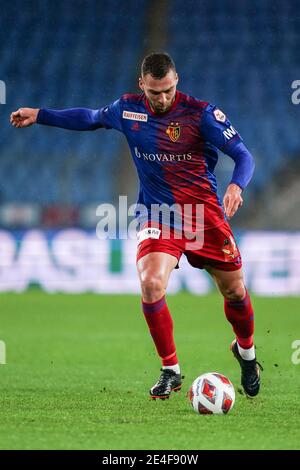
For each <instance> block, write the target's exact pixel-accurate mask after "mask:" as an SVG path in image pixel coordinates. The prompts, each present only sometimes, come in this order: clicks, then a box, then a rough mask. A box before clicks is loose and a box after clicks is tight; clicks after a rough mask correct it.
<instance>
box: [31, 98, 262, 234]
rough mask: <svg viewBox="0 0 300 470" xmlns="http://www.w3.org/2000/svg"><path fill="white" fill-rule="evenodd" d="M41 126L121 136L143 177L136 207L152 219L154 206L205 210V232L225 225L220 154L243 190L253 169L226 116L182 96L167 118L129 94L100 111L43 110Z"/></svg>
mask: <svg viewBox="0 0 300 470" xmlns="http://www.w3.org/2000/svg"><path fill="white" fill-rule="evenodd" d="M37 122H38V123H41V124H48V125H55V126H59V127H64V128H68V129H76V130H92V129H97V128H101V127H105V128H106V129H111V128H113V129H116V130H118V131H120V132H122V133H123V134H124V135H125V137H126V139H127V142H128V144H129V147H130V150H131V154H132V158H133V160H134V163H135V166H136V169H137V172H138V176H139V181H140V190H139V196H138V203H139V204H141V205H143V206H144V207H146V208H147V210H148V218H149V217H150V215H149V214H150V210H151V207H152V206H153V205H162V204H166V205H168V206H172V205H173V204H178V205H179V206H183V205H185V204H192V205H193V206H194V205H196V204H203V206H204V228H205V229H210V228H214V227H218V226H219V225H221V224H222V223H223V222H224V220H225V219H224V213H223V210H222V205H221V201H220V198H219V196H218V193H217V182H216V177H215V174H214V169H215V166H216V163H217V161H218V151H217V149H219V150H221V151H223V152H224V153H226V154H228V155H229V156H230V157H231V158H233V159H234V160H235V162H236V166H235V170H234V172H233V177H232V180H231V182H232V183H236V184H238V185H239V186H240V187H241V188H242V189H244V188H245V186H246V185H247V184H248V182H249V180H250V179H251V176H252V173H253V169H254V163H253V158H252V156H251V154H250V153H249V151H248V150H247V148H246V147H245V145H244V143H243V141H242V139H241V137H240V135H239V134H238V132H237V131H236V130H235V129H234V127H233V126H232V124H231V123H230V121H229V120H228V119H227V117H226V116H225V114H224V113H223V112H222V111H220V110H219V109H218V108H217V107H216V106H213V105H211V104H209V103H207V102H205V101H201V100H199V99H196V98H193V97H191V96H189V95H187V94H184V93H181V92H179V91H177V92H176V96H175V100H174V102H173V104H172V106H171V108H170V109H169V110H168V111H167V112H165V113H164V114H155V113H154V112H153V111H152V110H151V108H150V106H149V103H148V101H147V99H146V97H145V95H144V94H126V95H123V96H122V97H121V98H120V99H118V100H117V101H115V102H114V103H112V104H110V105H109V106H105V107H103V108H101V109H99V110H88V109H82V108H74V109H71V110H64V111H55V110H46V109H42V110H40V111H39V114H38V119H37Z"/></svg>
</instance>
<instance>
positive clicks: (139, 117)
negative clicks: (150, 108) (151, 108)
mask: <svg viewBox="0 0 300 470" xmlns="http://www.w3.org/2000/svg"><path fill="white" fill-rule="evenodd" d="M123 119H130V120H131V121H142V122H147V121H148V114H144V113H134V112H133V111H123Z"/></svg>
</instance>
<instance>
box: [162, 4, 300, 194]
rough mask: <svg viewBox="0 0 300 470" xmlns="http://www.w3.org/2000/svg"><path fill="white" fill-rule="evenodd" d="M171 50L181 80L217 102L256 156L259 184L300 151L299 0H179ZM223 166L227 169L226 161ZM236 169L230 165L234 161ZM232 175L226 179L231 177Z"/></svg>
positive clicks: (192, 90) (256, 181) (172, 25)
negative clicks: (297, 94) (296, 85)
mask: <svg viewBox="0 0 300 470" xmlns="http://www.w3.org/2000/svg"><path fill="white" fill-rule="evenodd" d="M171 5H172V8H171V9H170V11H169V17H168V21H167V24H168V25H169V26H168V27H169V44H168V51H169V52H170V53H171V55H173V57H174V59H175V62H176V63H177V68H178V70H179V72H180V76H181V83H180V87H181V88H182V89H184V90H188V92H189V93H190V94H192V95H195V96H197V97H199V98H201V99H204V100H207V101H210V102H212V103H215V104H217V105H218V106H219V107H220V108H221V109H224V110H225V112H226V113H227V114H228V116H229V118H230V119H231V121H232V123H233V125H234V126H236V127H237V129H238V130H239V132H240V134H241V135H242V137H243V139H244V141H245V142H246V144H247V145H248V147H249V148H250V149H251V151H252V152H253V154H254V156H255V159H256V172H255V177H254V179H253V182H252V184H251V185H250V186H249V190H250V191H251V190H254V191H256V190H257V189H259V188H262V187H264V185H265V184H267V183H268V181H270V179H271V178H272V175H273V174H275V173H276V171H277V170H278V169H279V168H280V167H281V165H285V164H286V163H287V161H289V159H293V157H296V156H298V155H299V152H300V135H299V131H298V126H299V124H298V123H299V112H300V111H299V107H297V106H295V105H293V104H292V102H291V95H292V89H291V84H292V82H293V81H294V80H296V79H297V78H298V79H299V77H300V63H299V44H300V14H299V3H298V2H297V0H291V1H289V2H283V1H280V0H272V1H271V0H266V1H264V2H261V1H260V0H252V1H246V0H242V1H240V2H236V1H235V0H228V1H226V2H224V1H222V0H215V1H214V2H211V1H209V0H202V1H201V2H199V1H195V0H187V1H186V2H184V8H181V6H182V2H181V1H180V0H174V1H172V2H171ZM223 168H224V172H223V174H222V172H221V174H220V176H221V178H222V175H223V176H224V177H225V176H228V172H226V169H227V168H229V165H228V164H227V163H225V165H224V166H223ZM230 168H231V167H230ZM227 181H228V178H227Z"/></svg>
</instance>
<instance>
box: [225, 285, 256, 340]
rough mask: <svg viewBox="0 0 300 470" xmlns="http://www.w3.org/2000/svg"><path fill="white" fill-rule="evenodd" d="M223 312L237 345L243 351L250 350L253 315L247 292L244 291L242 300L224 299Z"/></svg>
mask: <svg viewBox="0 0 300 470" xmlns="http://www.w3.org/2000/svg"><path fill="white" fill-rule="evenodd" d="M224 310H225V315H226V317H227V320H228V321H229V322H230V323H231V325H232V329H233V331H234V332H235V334H236V339H237V342H238V343H239V345H240V346H241V347H242V348H244V349H249V348H251V347H252V346H253V333H254V313H253V309H252V305H251V299H250V296H249V294H248V292H247V291H246V297H245V298H244V299H243V300H227V299H224Z"/></svg>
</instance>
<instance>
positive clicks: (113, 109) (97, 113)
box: [37, 99, 123, 132]
mask: <svg viewBox="0 0 300 470" xmlns="http://www.w3.org/2000/svg"><path fill="white" fill-rule="evenodd" d="M120 101H121V100H120V99H119V100H117V101H115V102H114V103H112V104H110V105H108V106H105V107H103V108H100V109H87V108H70V109H60V110H57V109H46V108H42V109H40V110H39V112H38V115H37V123H38V124H44V125H47V126H54V127H61V128H63V129H70V130H75V131H93V130H95V129H99V128H101V127H104V128H106V129H116V130H118V131H120V132H122V131H123V129H122V113H121V104H120Z"/></svg>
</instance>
